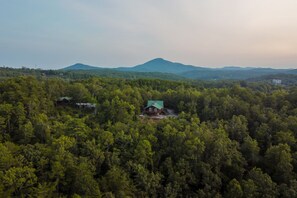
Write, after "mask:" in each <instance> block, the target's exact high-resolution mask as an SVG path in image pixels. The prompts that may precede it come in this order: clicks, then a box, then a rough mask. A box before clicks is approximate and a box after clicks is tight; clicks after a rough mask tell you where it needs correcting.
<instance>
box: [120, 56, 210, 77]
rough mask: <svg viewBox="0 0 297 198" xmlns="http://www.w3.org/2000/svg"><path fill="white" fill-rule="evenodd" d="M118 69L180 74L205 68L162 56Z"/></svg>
mask: <svg viewBox="0 0 297 198" xmlns="http://www.w3.org/2000/svg"><path fill="white" fill-rule="evenodd" d="M116 70H118V71H134V72H162V73H172V74H180V73H183V72H188V71H192V70H205V68H202V67H195V66H193V65H184V64H181V63H174V62H170V61H167V60H164V59H162V58H156V59H153V60H151V61H148V62H146V63H144V64H141V65H137V66H135V67H120V68H116Z"/></svg>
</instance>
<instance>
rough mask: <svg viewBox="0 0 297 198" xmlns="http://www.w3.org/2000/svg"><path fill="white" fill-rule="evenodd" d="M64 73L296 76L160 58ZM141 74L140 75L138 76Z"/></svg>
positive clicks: (291, 71)
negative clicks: (200, 64) (188, 63)
mask: <svg viewBox="0 0 297 198" xmlns="http://www.w3.org/2000/svg"><path fill="white" fill-rule="evenodd" d="M61 70H64V71H81V72H88V73H90V74H96V75H100V76H123V77H124V76H129V78H131V77H132V78H133V77H139V76H146V77H153V78H154V77H157V76H158V77H160V76H166V78H167V79H168V78H170V75H172V77H173V78H174V79H177V78H178V77H180V78H188V79H201V80H222V79H238V80H244V79H249V78H256V77H261V76H264V75H275V74H297V70H296V69H272V68H260V67H258V68H255V67H237V66H227V67H223V68H206V67H197V66H193V65H184V64H182V63H175V62H171V61H168V60H164V59H162V58H156V59H153V60H151V61H148V62H146V63H144V64H141V65H136V66H134V67H118V68H104V67H95V66H89V65H84V64H81V63H77V64H75V65H71V66H68V67H65V68H63V69H61ZM140 73H142V74H140Z"/></svg>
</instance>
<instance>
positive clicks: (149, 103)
mask: <svg viewBox="0 0 297 198" xmlns="http://www.w3.org/2000/svg"><path fill="white" fill-rule="evenodd" d="M151 106H153V107H156V108H157V109H163V108H164V102H163V100H149V101H147V106H146V108H148V107H151Z"/></svg>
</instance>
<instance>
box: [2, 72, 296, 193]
mask: <svg viewBox="0 0 297 198" xmlns="http://www.w3.org/2000/svg"><path fill="white" fill-rule="evenodd" d="M69 75H70V74H69ZM296 93H297V92H296V87H295V88H294V87H290V88H286V87H273V86H270V85H263V84H252V85H250V84H248V83H243V82H241V83H237V82H225V83H220V84H219V83H218V84H216V83H209V82H189V81H187V82H185V81H183V82H175V81H164V80H153V79H135V80H125V79H109V78H88V79H85V80H71V81H66V80H62V79H57V78H40V79H36V78H34V77H24V76H23V77H17V78H7V79H4V80H2V81H1V82H0V150H1V152H0V197H278V196H279V197H296V195H297V191H296V188H297V182H296V181H297V174H296V173H297V145H296V138H297V124H296V123H297V106H296V101H297V100H296V96H297V95H296ZM63 96H68V97H72V98H73V100H72V101H71V102H70V104H64V105H60V104H57V102H56V101H57V99H58V98H59V97H63ZM151 99H155V100H163V101H164V105H165V107H166V108H170V109H173V110H175V112H176V113H178V114H179V116H178V117H176V118H166V119H163V120H152V119H148V118H140V117H139V115H140V114H141V112H142V111H143V107H144V106H145V105H146V102H147V100H151ZM75 102H90V103H96V105H97V106H96V108H95V109H83V108H77V107H75V105H74V104H75Z"/></svg>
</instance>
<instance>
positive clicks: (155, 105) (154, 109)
mask: <svg viewBox="0 0 297 198" xmlns="http://www.w3.org/2000/svg"><path fill="white" fill-rule="evenodd" d="M163 113H164V102H163V101H162V100H149V101H148V102H147V105H146V107H145V108H144V114H147V115H160V114H163Z"/></svg>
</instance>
